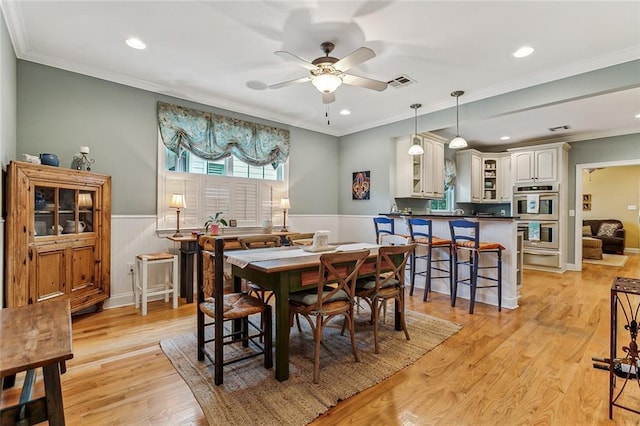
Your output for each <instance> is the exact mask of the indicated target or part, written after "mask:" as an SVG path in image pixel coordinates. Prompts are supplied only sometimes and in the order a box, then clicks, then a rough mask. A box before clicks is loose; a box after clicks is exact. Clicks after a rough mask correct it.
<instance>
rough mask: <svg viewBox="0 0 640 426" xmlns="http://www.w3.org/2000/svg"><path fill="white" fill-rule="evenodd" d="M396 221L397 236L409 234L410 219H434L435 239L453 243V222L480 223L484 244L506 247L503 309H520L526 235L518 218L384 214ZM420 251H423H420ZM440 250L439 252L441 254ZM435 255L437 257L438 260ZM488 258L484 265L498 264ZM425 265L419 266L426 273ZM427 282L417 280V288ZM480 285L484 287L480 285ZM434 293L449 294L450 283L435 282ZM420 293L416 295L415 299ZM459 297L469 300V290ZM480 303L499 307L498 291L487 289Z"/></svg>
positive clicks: (465, 275) (460, 287)
mask: <svg viewBox="0 0 640 426" xmlns="http://www.w3.org/2000/svg"><path fill="white" fill-rule="evenodd" d="M381 215H382V216H387V217H390V218H393V219H394V222H395V232H396V234H406V235H408V234H409V227H408V219H409V218H415V217H419V218H424V219H431V221H432V223H433V235H434V236H435V237H440V238H445V239H450V238H451V233H450V231H449V221H450V220H459V219H466V220H470V221H474V222H479V223H480V240H481V241H492V242H498V243H500V244H502V245H503V246H504V247H505V250H503V252H502V307H504V308H508V309H515V308H517V307H518V297H519V296H520V284H521V283H522V235H521V234H520V235H519V234H518V227H517V223H516V220H517V219H518V218H517V217H514V216H471V215H453V214H451V215H447V214H404V213H381ZM418 250H421V249H420V248H418ZM439 251H440V250H436V252H439ZM436 252H434V256H438V255H439V254H436ZM484 257H485V256H480V265H481V266H482V265H484V262H487V264H489V263H494V264H495V256H490V258H489V257H488V258H487V259H486V260H483V258H484ZM425 263H426V262H425V261H422V262H419V263H418V266H419V268H420V269H422V268H423V267H424V266H423V264H425ZM468 269H469V268H464V267H461V268H460V273H459V279H463V278H468V276H469V273H468ZM424 285H425V282H424V278H423V277H417V278H416V287H419V288H422V289H424ZM479 285H481V286H482V285H483V283H482V281H479ZM431 290H432V291H436V292H438V293H444V294H449V281H448V280H446V279H438V280H432V282H431ZM415 294H416V293H414V296H415ZM458 297H459V298H464V299H469V286H466V285H458ZM476 302H481V303H488V304H490V305H495V306H498V289H497V288H487V289H478V292H477V293H476Z"/></svg>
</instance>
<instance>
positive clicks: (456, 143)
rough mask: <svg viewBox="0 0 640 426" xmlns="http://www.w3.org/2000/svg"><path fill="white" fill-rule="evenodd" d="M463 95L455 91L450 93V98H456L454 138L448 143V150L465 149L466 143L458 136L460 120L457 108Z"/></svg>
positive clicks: (459, 91)
mask: <svg viewBox="0 0 640 426" xmlns="http://www.w3.org/2000/svg"><path fill="white" fill-rule="evenodd" d="M462 95H464V91H462V90H456V91H454V92H451V96H453V97H454V98H456V137H455V138H453V139H451V142H449V149H460V148H466V147H467V141H466V140H465V139H464V138H463V137H461V136H460V120H459V108H458V98H459V97H460V96H462Z"/></svg>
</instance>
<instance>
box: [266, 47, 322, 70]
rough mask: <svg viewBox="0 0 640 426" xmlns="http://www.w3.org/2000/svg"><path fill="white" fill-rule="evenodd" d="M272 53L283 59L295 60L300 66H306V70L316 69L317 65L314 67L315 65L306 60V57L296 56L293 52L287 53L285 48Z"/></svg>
mask: <svg viewBox="0 0 640 426" xmlns="http://www.w3.org/2000/svg"><path fill="white" fill-rule="evenodd" d="M274 54H275V55H277V56H280V57H281V58H282V59H284V60H285V61H291V62H295V63H296V64H298V65H300V66H301V67H303V68H306V69H308V70H315V69H318V67H316V66H315V65H313V64H312V63H311V62H309V61H307V60H306V59H302V58H301V57H300V56H296V55H294V54H293V53H289V52H287V51H285V50H278V51H276V52H274Z"/></svg>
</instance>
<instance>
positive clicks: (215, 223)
mask: <svg viewBox="0 0 640 426" xmlns="http://www.w3.org/2000/svg"><path fill="white" fill-rule="evenodd" d="M220 225H222V226H227V225H228V224H227V220H226V219H225V218H223V217H222V212H216V214H215V215H213V216H209V218H208V219H207V221H206V222H205V223H204V230H205V232H207V230H208V231H209V233H210V234H211V235H218V229H219V228H220Z"/></svg>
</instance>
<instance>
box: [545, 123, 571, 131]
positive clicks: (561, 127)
mask: <svg viewBox="0 0 640 426" xmlns="http://www.w3.org/2000/svg"><path fill="white" fill-rule="evenodd" d="M570 128H571V126H569V125H568V124H565V125H564V126H557V127H549V131H550V132H559V131H560V130H569V129H570Z"/></svg>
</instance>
